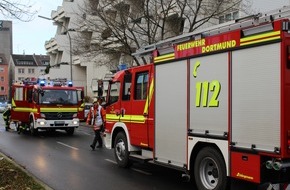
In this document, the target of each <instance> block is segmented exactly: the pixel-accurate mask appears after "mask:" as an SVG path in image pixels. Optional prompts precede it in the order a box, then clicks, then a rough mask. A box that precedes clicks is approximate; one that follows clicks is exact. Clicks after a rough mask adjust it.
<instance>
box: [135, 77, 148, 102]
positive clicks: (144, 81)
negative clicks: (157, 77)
mask: <svg viewBox="0 0 290 190" xmlns="http://www.w3.org/2000/svg"><path fill="white" fill-rule="evenodd" d="M135 85H136V86H135V93H134V95H135V96H134V99H135V100H145V99H146V98H147V91H148V89H147V88H148V72H143V73H138V74H137V76H136V84H135Z"/></svg>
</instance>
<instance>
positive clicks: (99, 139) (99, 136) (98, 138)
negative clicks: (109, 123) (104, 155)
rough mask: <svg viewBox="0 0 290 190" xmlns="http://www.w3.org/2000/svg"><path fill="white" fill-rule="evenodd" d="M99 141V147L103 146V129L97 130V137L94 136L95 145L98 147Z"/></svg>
mask: <svg viewBox="0 0 290 190" xmlns="http://www.w3.org/2000/svg"><path fill="white" fill-rule="evenodd" d="M97 142H98V147H102V146H103V140H102V137H101V130H95V137H94V141H93V144H92V145H93V147H96V144H97Z"/></svg>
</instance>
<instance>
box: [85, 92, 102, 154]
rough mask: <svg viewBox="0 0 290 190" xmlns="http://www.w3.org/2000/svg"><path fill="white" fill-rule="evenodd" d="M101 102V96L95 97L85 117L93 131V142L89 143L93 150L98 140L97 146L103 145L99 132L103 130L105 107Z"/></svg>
mask: <svg viewBox="0 0 290 190" xmlns="http://www.w3.org/2000/svg"><path fill="white" fill-rule="evenodd" d="M102 102H103V99H102V97H98V98H97V99H95V100H94V104H93V106H92V107H91V109H90V112H89V114H88V118H87V124H88V125H91V126H93V129H94V133H95V137H94V140H93V143H92V144H91V145H90V147H91V148H92V150H95V147H96V144H97V142H98V146H97V148H102V147H103V140H102V137H101V133H102V132H103V130H104V118H105V109H104V108H103V107H102V106H101V104H102Z"/></svg>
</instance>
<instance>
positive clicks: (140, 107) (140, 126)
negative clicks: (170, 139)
mask: <svg viewBox="0 0 290 190" xmlns="http://www.w3.org/2000/svg"><path fill="white" fill-rule="evenodd" d="M150 68H151V67H150V66H144V67H140V68H135V69H134V73H132V74H127V75H128V76H126V75H125V77H124V83H123V84H124V86H123V97H122V103H121V107H122V108H123V109H124V110H125V114H124V115H125V116H126V117H127V118H128V119H129V120H130V124H129V131H130V140H131V144H132V145H137V146H144V147H149V140H148V139H149V137H148V120H147V116H148V106H149V105H148V104H146V100H147V96H148V92H149V90H148V89H149V73H150ZM129 75H131V76H129ZM128 98H129V99H130V101H127V99H128ZM146 106H147V107H146Z"/></svg>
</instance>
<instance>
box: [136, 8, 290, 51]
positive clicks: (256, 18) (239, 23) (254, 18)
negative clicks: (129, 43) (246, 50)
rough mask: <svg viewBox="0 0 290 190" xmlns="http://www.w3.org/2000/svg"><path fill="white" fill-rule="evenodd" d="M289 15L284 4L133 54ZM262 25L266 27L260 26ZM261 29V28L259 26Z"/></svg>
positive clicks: (144, 48)
mask: <svg viewBox="0 0 290 190" xmlns="http://www.w3.org/2000/svg"><path fill="white" fill-rule="evenodd" d="M289 17H290V6H285V7H283V8H281V9H276V10H273V11H269V12H266V13H264V14H262V13H259V14H256V15H251V16H247V17H244V18H240V19H237V20H233V21H229V22H226V23H223V24H219V25H214V26H212V27H209V28H205V29H201V30H197V31H193V32H190V33H186V34H183V35H179V36H176V37H172V38H169V39H166V40H162V41H160V42H157V43H154V44H151V45H148V46H145V47H142V48H140V49H138V50H137V51H136V52H135V53H133V54H132V55H133V56H144V55H148V54H151V53H152V52H153V51H154V50H156V49H158V48H161V47H166V46H167V47H168V46H172V45H173V44H177V43H181V42H185V41H188V40H191V39H192V40H194V39H200V38H201V37H207V36H213V35H216V34H221V33H224V32H229V31H233V30H237V29H244V28H248V27H251V26H257V25H260V24H263V23H265V24H266V23H271V22H272V21H274V20H278V19H282V18H289ZM262 27H267V26H266V25H265V26H262ZM260 29H261V30H263V29H262V28H260Z"/></svg>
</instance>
